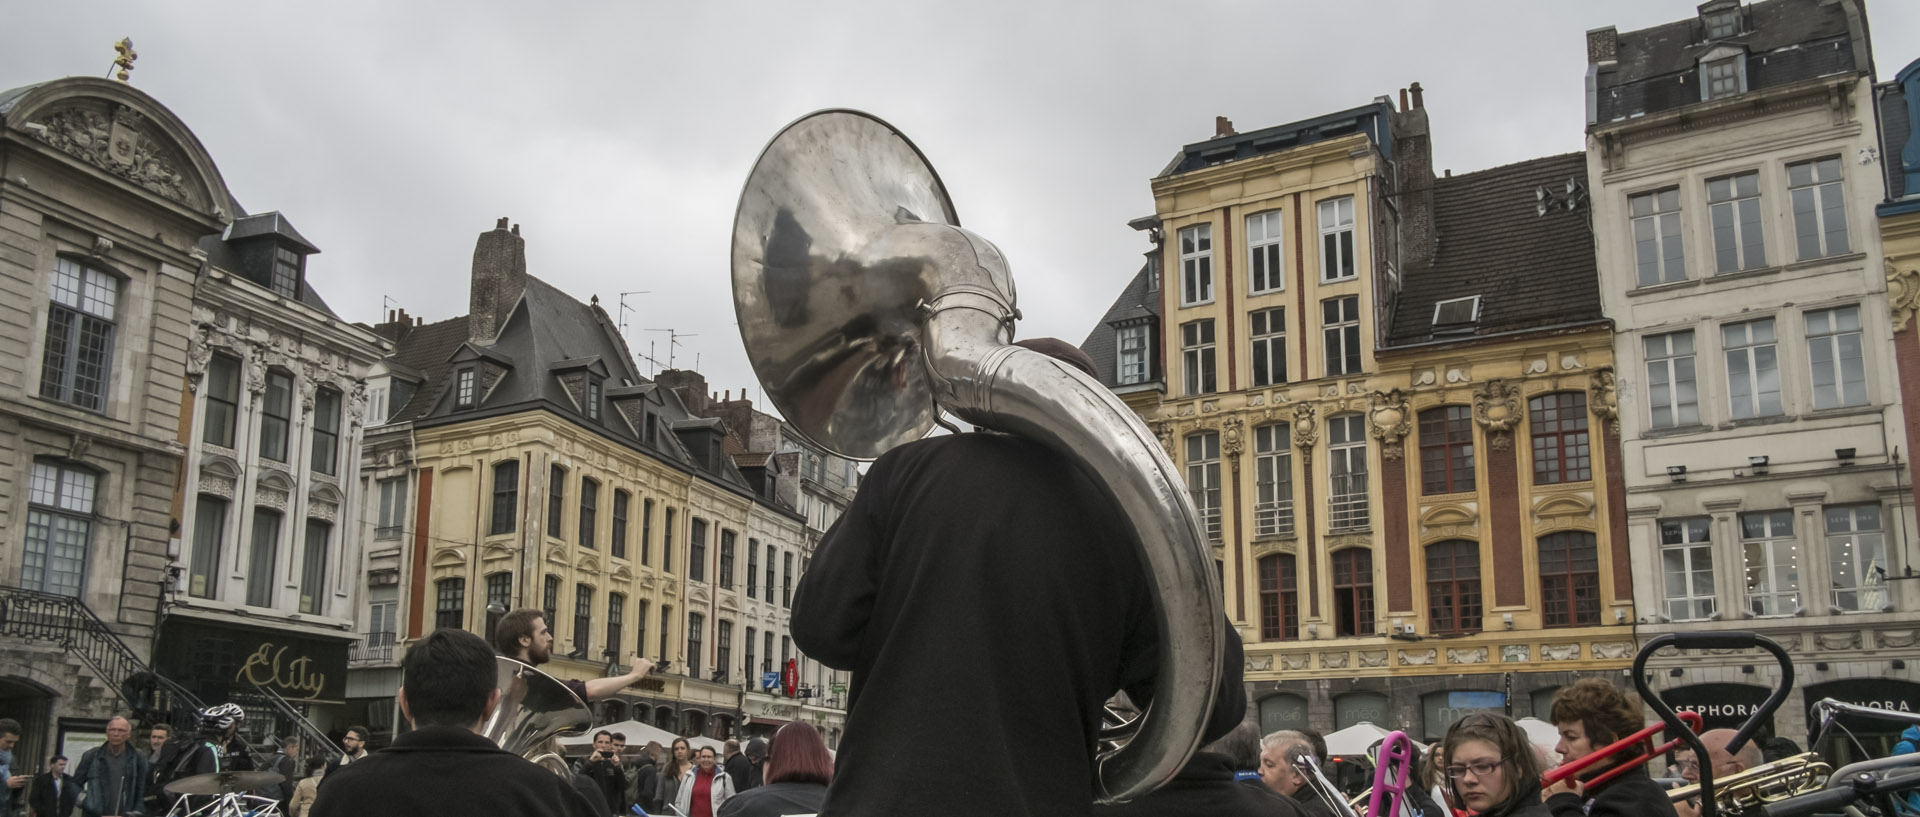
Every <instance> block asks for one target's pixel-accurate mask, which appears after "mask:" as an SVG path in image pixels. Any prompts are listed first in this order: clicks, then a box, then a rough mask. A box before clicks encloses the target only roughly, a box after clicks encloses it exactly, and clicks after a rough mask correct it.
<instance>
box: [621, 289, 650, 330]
mask: <svg viewBox="0 0 1920 817" xmlns="http://www.w3.org/2000/svg"><path fill="white" fill-rule="evenodd" d="M652 294H653V290H651V289H636V290H633V291H631V292H622V293H620V320H619V325H620V337H623V338H624V337H626V336H627V325H628V324H627V313H628V312H633V313H636V314H637V313H638V312H639V311H640V310H638V309H634V308H633V307H631V306H627V296H628V295H652Z"/></svg>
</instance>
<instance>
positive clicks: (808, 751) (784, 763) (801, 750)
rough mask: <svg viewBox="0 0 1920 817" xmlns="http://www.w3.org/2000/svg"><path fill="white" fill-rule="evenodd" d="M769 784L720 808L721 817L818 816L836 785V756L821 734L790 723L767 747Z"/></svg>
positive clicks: (802, 725) (748, 792)
mask: <svg viewBox="0 0 1920 817" xmlns="http://www.w3.org/2000/svg"><path fill="white" fill-rule="evenodd" d="M766 781H767V782H766V784H765V785H763V786H760V787H758V788H753V789H748V790H746V791H743V792H741V793H739V794H736V795H734V796H733V798H732V799H730V800H728V801H727V802H725V803H722V804H721V805H720V814H719V817H780V815H783V814H815V813H818V812H819V811H820V805H821V803H822V802H823V801H824V800H826V797H827V784H828V783H832V782H833V755H832V754H829V753H828V752H827V744H826V743H825V742H824V741H822V740H821V739H820V732H819V730H817V729H814V728H813V727H811V726H808V725H807V724H804V723H789V724H787V725H786V726H782V727H780V731H778V732H775V733H773V743H772V745H770V746H768V747H767V771H766Z"/></svg>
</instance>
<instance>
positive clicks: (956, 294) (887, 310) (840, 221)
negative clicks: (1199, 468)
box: [732, 110, 1224, 801]
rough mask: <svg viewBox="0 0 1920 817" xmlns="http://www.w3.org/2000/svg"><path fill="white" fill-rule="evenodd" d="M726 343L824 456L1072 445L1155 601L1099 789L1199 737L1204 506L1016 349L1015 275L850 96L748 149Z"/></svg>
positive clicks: (1108, 414)
mask: <svg viewBox="0 0 1920 817" xmlns="http://www.w3.org/2000/svg"><path fill="white" fill-rule="evenodd" d="M732 266H733V296H734V307H735V309H736V311H737V313H738V317H739V325H740V336H741V340H742V341H743V342H744V343H745V345H746V351H747V357H748V359H749V360H750V361H751V362H752V364H753V368H754V372H755V374H756V375H757V376H758V378H759V380H760V384H761V386H762V387H763V388H764V389H765V390H766V394H767V397H768V398H769V399H771V400H772V401H773V404H774V405H775V406H776V407H778V408H779V410H780V413H781V414H782V415H784V416H785V417H786V419H787V420H788V421H789V422H791V423H793V425H794V427H795V428H797V429H798V430H799V432H800V433H801V434H803V435H805V436H806V437H807V438H808V439H810V440H812V441H813V442H814V443H816V444H818V445H820V446H821V447H822V448H825V449H827V450H828V451H831V452H833V453H835V454H838V455H840V456H844V457H848V458H852V459H862V460H866V459H873V458H875V457H878V456H879V455H881V454H883V453H885V452H886V451H887V450H888V449H891V448H893V447H894V446H897V445H900V444H902V443H906V442H911V441H913V440H917V439H920V438H921V437H924V436H926V434H927V433H928V432H929V431H930V430H932V428H933V427H934V425H935V424H936V422H941V420H940V418H941V416H942V413H943V412H944V413H951V414H953V415H954V416H957V417H959V418H960V419H962V420H965V421H967V422H969V423H972V424H974V425H976V426H980V427H982V428H987V429H992V430H995V431H1000V432H1005V433H1009V434H1015V435H1019V436H1022V437H1026V438H1029V439H1032V440H1034V441H1036V442H1039V443H1041V444H1043V445H1046V446H1048V447H1050V448H1051V449H1053V450H1054V451H1056V452H1059V453H1060V454H1062V455H1064V456H1067V457H1068V458H1070V459H1071V460H1073V461H1074V462H1075V463H1076V464H1077V465H1078V466H1079V467H1080V468H1081V469H1082V470H1083V471H1085V472H1086V474H1087V476H1088V477H1089V478H1091V479H1092V480H1093V481H1094V482H1095V483H1096V484H1098V485H1099V486H1100V487H1101V489H1102V491H1103V492H1104V493H1105V494H1106V496H1107V498H1108V499H1109V500H1111V501H1112V503H1113V505H1114V507H1115V508H1116V509H1117V510H1118V511H1119V512H1120V513H1121V514H1122V515H1123V516H1124V517H1125V519H1126V521H1127V522H1128V525H1127V527H1128V528H1129V529H1130V530H1131V531H1132V534H1133V540H1134V541H1133V543H1132V544H1133V545H1134V547H1135V550H1136V552H1137V554H1138V555H1139V558H1140V560H1141V563H1142V565H1143V566H1144V567H1145V573H1146V575H1147V577H1148V579H1149V583H1150V586H1151V590H1152V595H1153V599H1154V604H1155V606H1156V608H1157V611H1158V613H1159V616H1158V621H1159V627H1158V629H1159V643H1160V649H1159V651H1158V653H1157V658H1158V661H1159V672H1158V674H1157V676H1156V677H1155V680H1154V686H1153V697H1152V700H1151V701H1150V702H1148V703H1147V705H1146V706H1145V707H1143V711H1142V714H1141V715H1140V716H1139V717H1138V718H1136V719H1134V720H1133V721H1132V722H1130V723H1128V724H1124V725H1121V726H1118V727H1115V728H1111V729H1108V730H1106V731H1105V732H1103V735H1102V737H1103V738H1110V739H1111V740H1103V744H1107V745H1114V746H1115V747H1116V748H1111V749H1105V750H1103V751H1102V752H1101V753H1100V755H1099V757H1098V758H1097V759H1096V760H1097V763H1096V766H1097V770H1098V785H1097V787H1096V789H1097V791H1096V795H1097V796H1098V797H1099V798H1100V799H1101V800H1102V801H1124V800H1130V799H1133V798H1134V797H1137V796H1139V795H1141V794H1144V793H1146V792H1149V791H1152V790H1153V789H1154V788H1156V787H1158V786H1159V785H1160V784H1162V783H1164V782H1166V781H1167V780H1169V779H1171V778H1172V777H1173V775H1174V774H1175V773H1176V772H1177V771H1179V769H1180V767H1181V766H1182V765H1183V764H1184V763H1185V762H1186V760H1187V758H1188V757H1189V756H1190V755H1191V754H1192V753H1193V751H1194V750H1195V748H1197V746H1198V745H1199V743H1200V737H1201V731H1202V729H1203V727H1204V724H1205V722H1206V719H1207V716H1208V714H1209V713H1210V712H1211V710H1212V707H1213V695H1214V689H1215V686H1216V684H1217V682H1218V679H1219V674H1220V669H1221V668H1220V660H1221V659H1220V646H1221V639H1222V638H1223V631H1222V627H1223V621H1224V615H1223V612H1222V610H1221V601H1220V590H1219V587H1218V585H1217V583H1216V580H1215V578H1214V572H1213V568H1212V557H1211V555H1210V551H1209V548H1208V547H1207V544H1206V539H1205V536H1204V534H1203V533H1202V532H1201V527H1200V521H1199V520H1200V516H1199V514H1198V513H1197V512H1196V510H1195V508H1194V505H1193V502H1192V500H1191V498H1190V497H1189V496H1188V495H1187V492H1186V490H1185V489H1184V487H1183V483H1182V481H1181V480H1180V478H1179V472H1178V471H1177V470H1175V468H1174V466H1173V463H1172V461H1171V460H1169V459H1168V457H1167V454H1166V452H1165V451H1164V450H1162V449H1161V447H1160V443H1159V441H1158V439H1157V438H1156V437H1155V436H1154V435H1153V434H1152V432H1150V431H1149V430H1148V429H1147V426H1146V424H1145V423H1143V422H1141V421H1140V419H1139V418H1138V417H1137V416H1135V415H1134V413H1133V412H1132V411H1131V410H1129V409H1128V408H1127V407H1126V405H1125V404H1124V403H1122V402H1121V401H1120V400H1119V398H1117V397H1115V396H1114V395H1113V393H1112V392H1111V391H1109V390H1107V389H1106V388H1105V387H1104V386H1102V385H1101V384H1100V383H1099V381H1097V380H1095V379H1093V378H1091V377H1088V376H1087V375H1086V374H1085V373H1083V372H1081V371H1079V370H1077V369H1074V368H1072V367H1071V366H1068V365H1066V364H1064V363H1061V362H1060V361H1057V360H1054V359H1053V358H1051V357H1048V356H1046V355H1043V354H1040V353H1038V352H1034V351H1030V350H1027V349H1023V348H1021V347H1018V346H1013V345H1012V342H1013V339H1014V331H1013V330H1014V327H1013V324H1014V322H1015V321H1016V320H1018V319H1019V317H1020V312H1019V310H1018V309H1017V308H1015V299H1014V287H1013V278H1012V276H1011V274H1010V273H1009V272H1008V268H1007V262H1006V259H1005V258H1004V257H1002V255H1001V253H1000V250H999V249H998V248H996V247H995V246H994V245H993V244H992V243H991V242H989V241H987V240H986V239H984V238H981V237H980V236H978V235H975V234H974V233H972V232H969V231H967V230H965V229H962V228H961V227H960V219H959V217H958V215H957V214H956V213H955V211H954V207H953V203H952V202H951V200H949V199H948V197H947V190H946V187H945V186H944V185H943V184H942V183H941V181H940V177H939V176H938V175H937V174H936V173H935V172H934V170H933V167H932V166H931V165H930V164H928V162H927V161H926V159H925V157H923V156H922V155H921V154H920V151H919V149H918V148H916V147H914V145H913V143H912V142H910V141H908V140H907V138H906V137H905V136H904V135H902V134H901V133H900V132H899V131H898V130H896V129H895V128H893V127H892V126H891V125H888V124H887V123H885V122H882V121H881V120H879V119H877V118H875V117H873V116H870V115H868V114H865V113H861V112H858V111H849V110H828V111H821V112H819V113H815V114H811V115H808V116H806V117H803V118H801V119H800V120H798V121H796V122H794V123H793V124H791V125H788V126H787V127H786V128H785V129H784V130H782V131H781V132H780V133H779V134H778V135H777V136H775V137H774V138H773V141H772V142H771V143H769V144H768V145H767V147H766V150H765V151H763V152H762V153H761V155H760V158H759V161H758V162H757V163H756V164H755V165H754V168H753V172H752V173H751V174H750V176H749V177H748V179H747V183H746V188H745V190H743V191H742V193H741V195H740V206H739V210H738V212H737V214H736V215H735V220H734V225H733V265H732Z"/></svg>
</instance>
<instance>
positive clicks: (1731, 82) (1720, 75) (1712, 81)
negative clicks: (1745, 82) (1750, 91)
mask: <svg viewBox="0 0 1920 817" xmlns="http://www.w3.org/2000/svg"><path fill="white" fill-rule="evenodd" d="M1706 82H1707V98H1708V99H1720V98H1722V97H1729V96H1733V95H1734V94H1737V93H1740V68H1739V66H1738V65H1736V64H1735V62H1734V60H1731V59H1725V60H1720V61H1719V62H1713V63H1708V64H1707V78H1706Z"/></svg>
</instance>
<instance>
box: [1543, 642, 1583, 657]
mask: <svg viewBox="0 0 1920 817" xmlns="http://www.w3.org/2000/svg"><path fill="white" fill-rule="evenodd" d="M1540 657H1541V658H1542V659H1544V660H1547V661H1572V660H1575V659H1578V658H1579V657H1580V645H1579V644H1545V645H1542V646H1541V647H1540Z"/></svg>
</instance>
